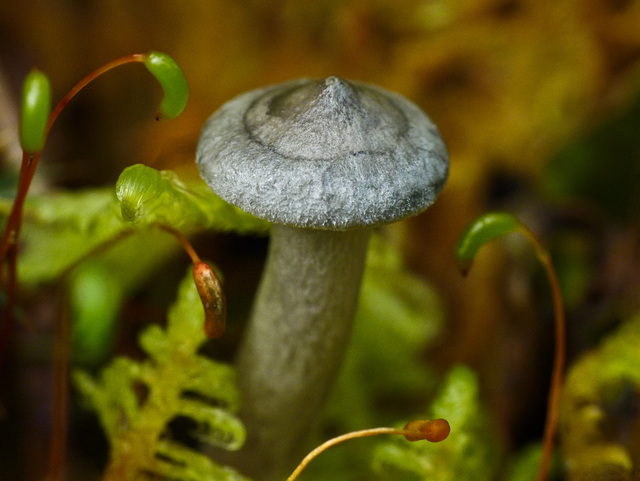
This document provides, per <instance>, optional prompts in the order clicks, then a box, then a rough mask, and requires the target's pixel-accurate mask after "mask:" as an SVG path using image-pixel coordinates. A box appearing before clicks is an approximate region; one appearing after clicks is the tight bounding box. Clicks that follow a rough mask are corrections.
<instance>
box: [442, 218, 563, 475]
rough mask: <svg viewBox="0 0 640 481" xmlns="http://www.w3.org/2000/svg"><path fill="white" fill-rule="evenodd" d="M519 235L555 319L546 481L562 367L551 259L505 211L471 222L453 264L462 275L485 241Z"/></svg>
mask: <svg viewBox="0 0 640 481" xmlns="http://www.w3.org/2000/svg"><path fill="white" fill-rule="evenodd" d="M512 232H519V233H520V234H522V235H523V236H524V237H525V238H526V239H527V240H528V241H529V242H530V243H531V244H532V245H533V247H534V248H535V251H536V255H537V257H538V260H539V261H540V263H541V264H542V266H543V267H544V269H545V273H546V275H547V279H548V281H549V284H550V286H551V294H552V296H553V306H554V316H555V326H556V327H555V359H554V363H553V372H552V375H551V387H550V389H549V398H548V401H547V420H546V423H545V428H544V439H543V451H542V461H541V463H540V470H539V471H538V478H537V479H538V481H545V480H546V479H547V476H548V471H549V465H550V464H551V457H552V455H553V447H554V440H555V433H556V429H557V426H558V413H559V410H560V394H561V388H562V379H563V371H564V364H565V357H566V352H565V342H566V341H565V337H566V333H565V330H566V328H565V318H564V307H563V302H562V294H561V292H560V286H559V282H558V276H557V275H556V271H555V269H554V267H553V264H552V262H551V256H550V255H549V252H548V251H547V249H546V248H545V247H544V245H543V244H542V242H541V241H540V239H538V237H537V236H536V235H535V234H534V233H533V232H532V231H531V230H530V229H529V228H528V227H527V226H525V225H524V224H523V223H522V222H520V221H519V220H518V219H517V218H516V217H515V216H513V215H511V214H509V213H506V212H491V213H488V214H485V215H483V216H480V217H479V218H478V219H476V220H475V221H474V222H472V223H471V224H470V225H469V226H468V227H467V229H465V231H464V233H463V234H462V235H461V237H460V239H459V240H458V243H457V244H456V249H455V258H456V263H457V265H458V267H459V269H460V271H461V272H462V274H463V275H466V274H467V273H468V272H469V269H470V268H471V264H472V262H473V258H474V257H475V255H476V253H477V252H478V250H479V249H480V247H482V246H483V245H484V244H486V243H487V242H489V241H491V240H493V239H495V238H496V237H499V236H502V235H506V234H510V233H512Z"/></svg>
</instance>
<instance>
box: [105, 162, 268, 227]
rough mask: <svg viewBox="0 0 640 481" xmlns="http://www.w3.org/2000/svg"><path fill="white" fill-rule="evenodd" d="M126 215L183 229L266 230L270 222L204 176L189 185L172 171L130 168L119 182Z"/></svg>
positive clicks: (139, 166) (139, 223) (142, 222)
mask: <svg viewBox="0 0 640 481" xmlns="http://www.w3.org/2000/svg"><path fill="white" fill-rule="evenodd" d="M116 196H117V198H118V201H119V203H120V209H121V212H122V217H123V219H124V220H125V221H127V222H130V223H131V224H133V225H136V226H150V225H154V224H164V225H168V226H171V227H172V228H174V229H177V230H179V231H182V232H190V231H193V230H203V229H213V230H218V231H236V232H239V233H250V232H266V230H267V229H268V224H267V223H266V222H265V221H262V220H260V219H257V218H256V217H254V216H251V215H249V214H247V213H245V212H243V211H241V210H240V209H238V208H237V207H234V206H232V205H231V204H228V203H226V202H225V201H223V200H222V199H220V197H218V196H217V195H216V194H214V193H213V191H212V190H211V189H210V188H209V187H208V186H207V185H206V184H205V183H204V182H203V181H201V180H200V179H198V180H193V181H191V182H190V183H189V184H188V185H187V184H186V183H184V182H183V181H181V180H180V179H179V178H178V176H177V175H176V174H175V173H174V172H171V171H161V172H159V171H157V170H155V169H152V168H151V167H147V166H145V165H142V164H136V165H132V166H130V167H127V168H126V169H125V170H124V171H123V172H122V174H121V175H120V177H119V178H118V181H117V183H116Z"/></svg>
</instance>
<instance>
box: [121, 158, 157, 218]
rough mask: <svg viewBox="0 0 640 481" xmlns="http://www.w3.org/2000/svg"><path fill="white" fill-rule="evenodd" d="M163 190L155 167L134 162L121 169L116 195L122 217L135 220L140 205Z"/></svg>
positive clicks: (140, 208)
mask: <svg viewBox="0 0 640 481" xmlns="http://www.w3.org/2000/svg"><path fill="white" fill-rule="evenodd" d="M162 191H163V184H162V175H161V174H160V172H158V171H157V170H155V169H152V168H150V167H147V166H146V165H142V164H135V165H131V166H129V167H127V168H126V169H124V170H123V171H122V173H121V174H120V177H118V180H117V182H116V197H117V198H118V201H119V202H120V211H121V213H122V218H123V219H124V220H125V221H127V222H135V221H136V220H137V219H138V218H139V217H141V215H142V213H141V212H142V207H143V206H144V204H146V203H147V202H149V201H150V200H151V199H153V198H155V197H157V196H158V195H160V194H161V193H162Z"/></svg>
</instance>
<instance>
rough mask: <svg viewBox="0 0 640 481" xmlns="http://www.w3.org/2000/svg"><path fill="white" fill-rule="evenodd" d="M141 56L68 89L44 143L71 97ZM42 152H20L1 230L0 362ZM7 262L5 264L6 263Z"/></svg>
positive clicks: (105, 67)
mask: <svg viewBox="0 0 640 481" xmlns="http://www.w3.org/2000/svg"><path fill="white" fill-rule="evenodd" d="M144 58H145V55H144V54H131V55H126V56H124V57H120V58H117V59H115V60H112V61H111V62H108V63H106V64H105V65H103V66H102V67H100V68H98V69H97V70H95V71H93V72H92V73H90V74H89V75H87V76H86V77H84V78H83V79H82V80H81V81H80V82H78V83H77V84H76V85H75V86H74V87H73V88H72V89H71V90H70V91H69V92H68V93H67V95H65V96H64V97H63V99H62V100H61V101H60V102H59V103H58V104H57V105H56V107H55V108H54V109H53V110H52V112H51V114H50V115H49V120H48V122H47V126H46V129H45V135H44V141H43V145H44V144H45V143H46V138H47V137H48V135H49V132H50V131H51V127H52V126H53V124H54V122H55V121H56V119H57V118H58V116H59V115H60V112H62V110H63V109H64V107H65V106H66V105H67V104H68V103H69V102H70V101H71V99H73V98H74V97H75V96H76V95H77V94H78V92H80V90H82V89H83V88H84V87H85V86H86V85H87V84H88V83H89V82H91V81H92V80H94V79H96V78H97V77H99V76H100V75H102V74H103V73H105V72H107V71H109V70H111V69H113V68H115V67H118V66H120V65H124V64H127V63H132V62H144ZM41 153H42V152H41V151H39V152H31V153H28V152H23V155H22V164H21V166H20V177H19V179H18V190H17V192H16V198H15V201H14V203H13V206H12V208H11V212H10V213H9V217H8V218H7V224H6V226H5V229H4V232H3V234H2V239H1V240H0V289H3V288H5V285H6V292H7V301H6V304H5V308H4V312H3V315H2V319H1V322H2V326H0V364H1V362H2V359H3V357H4V353H5V350H6V346H7V344H8V342H9V337H10V334H11V316H12V315H13V309H14V307H15V304H16V297H17V291H18V289H17V283H18V280H17V263H18V247H19V242H20V234H21V231H22V212H23V208H24V203H25V199H26V198H27V193H28V192H29V187H30V186H31V182H32V181H33V177H34V175H35V171H36V168H37V166H38V162H39V161H40V156H41ZM7 262H8V264H6V263H7ZM5 268H6V269H7V271H8V275H7V281H6V284H5V277H4V275H5V273H4V271H5Z"/></svg>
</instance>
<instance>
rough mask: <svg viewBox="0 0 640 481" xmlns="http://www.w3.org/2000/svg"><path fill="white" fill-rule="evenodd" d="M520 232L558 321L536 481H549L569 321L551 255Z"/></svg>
mask: <svg viewBox="0 0 640 481" xmlns="http://www.w3.org/2000/svg"><path fill="white" fill-rule="evenodd" d="M519 230H520V232H521V233H522V234H523V235H524V236H525V237H527V238H528V239H529V240H530V241H531V243H532V244H533V246H534V248H535V250H536V255H537V256H538V259H539V260H540V263H541V264H542V266H543V267H544V270H545V273H546V275H547V279H548V280H549V284H550V287H551V295H552V297H553V311H554V318H555V356H554V357H555V359H554V362H553V371H552V374H551V386H550V387H549V398H548V401H547V419H546V423H545V428H544V437H543V442H542V460H541V462H540V471H539V472H538V478H537V481H546V479H547V477H548V476H549V467H550V465H551V458H552V456H553V449H554V445H555V437H556V431H557V428H558V417H559V413H560V396H561V393H562V383H563V378H564V366H565V362H566V347H565V346H566V320H565V315H564V304H563V301H562V293H561V291H560V283H559V282H558V276H557V274H556V270H555V268H554V267H553V263H552V261H551V256H550V255H549V252H548V251H547V249H546V248H545V247H544V245H542V243H541V242H540V240H539V239H538V237H537V236H536V235H535V234H534V233H533V232H532V231H531V230H529V229H528V228H527V227H525V226H524V225H521V226H520V229H519Z"/></svg>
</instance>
